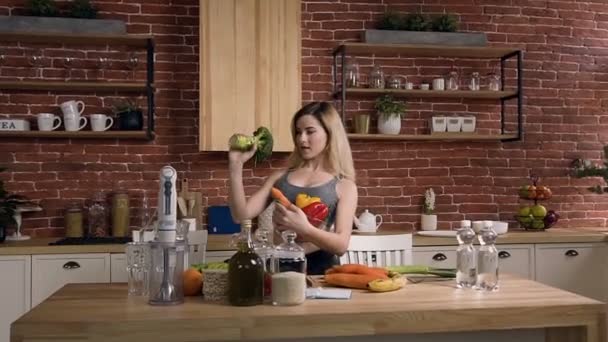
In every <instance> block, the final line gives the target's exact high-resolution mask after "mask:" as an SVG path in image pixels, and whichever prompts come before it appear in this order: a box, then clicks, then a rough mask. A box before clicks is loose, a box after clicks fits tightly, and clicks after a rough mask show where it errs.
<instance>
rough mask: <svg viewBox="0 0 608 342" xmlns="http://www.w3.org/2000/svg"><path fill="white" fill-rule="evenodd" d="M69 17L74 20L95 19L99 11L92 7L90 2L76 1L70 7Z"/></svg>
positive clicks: (87, 0)
mask: <svg viewBox="0 0 608 342" xmlns="http://www.w3.org/2000/svg"><path fill="white" fill-rule="evenodd" d="M69 15H70V17H72V18H82V19H95V18H96V17H97V9H95V7H93V6H92V5H91V2H90V1H89V0H74V2H72V4H71V5H70V11H69Z"/></svg>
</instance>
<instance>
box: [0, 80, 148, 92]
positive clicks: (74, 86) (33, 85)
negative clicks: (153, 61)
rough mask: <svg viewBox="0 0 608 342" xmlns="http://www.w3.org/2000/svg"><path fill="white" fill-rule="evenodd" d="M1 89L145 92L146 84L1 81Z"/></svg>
mask: <svg viewBox="0 0 608 342" xmlns="http://www.w3.org/2000/svg"><path fill="white" fill-rule="evenodd" d="M0 89H23V90H49V91H52V90H83V91H103V92H113V91H120V92H145V91H146V90H147V88H146V83H145V82H84V81H0Z"/></svg>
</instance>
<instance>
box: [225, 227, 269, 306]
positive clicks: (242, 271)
mask: <svg viewBox="0 0 608 342" xmlns="http://www.w3.org/2000/svg"><path fill="white" fill-rule="evenodd" d="M235 238H236V246H237V252H236V253H235V254H234V255H233V256H232V257H231V258H230V261H229V263H228V302H229V303H230V305H235V306H252V305H258V304H262V303H263V297H264V265H263V263H262V259H260V257H259V255H257V254H256V253H255V251H254V249H253V241H252V240H251V220H243V222H242V223H241V233H240V234H238V235H237V236H236V237H235Z"/></svg>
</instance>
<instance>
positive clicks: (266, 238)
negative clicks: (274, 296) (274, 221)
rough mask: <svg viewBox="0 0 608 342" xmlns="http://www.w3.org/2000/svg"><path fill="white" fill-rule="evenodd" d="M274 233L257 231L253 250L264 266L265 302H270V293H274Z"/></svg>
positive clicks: (265, 230)
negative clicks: (272, 239)
mask: <svg viewBox="0 0 608 342" xmlns="http://www.w3.org/2000/svg"><path fill="white" fill-rule="evenodd" d="M271 236H272V233H271V231H270V230H268V229H265V228H258V230H256V231H255V241H254V242H253V250H254V251H255V254H257V255H258V256H259V257H260V259H262V265H264V300H265V301H266V300H270V293H271V291H272V283H271V281H272V279H271V275H272V272H273V269H274V267H273V264H272V262H273V260H272V256H273V254H274V245H273V244H272V241H271V240H270V237H271Z"/></svg>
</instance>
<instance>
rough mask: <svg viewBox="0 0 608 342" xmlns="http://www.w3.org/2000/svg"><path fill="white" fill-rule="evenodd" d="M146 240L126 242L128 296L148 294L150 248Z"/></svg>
mask: <svg viewBox="0 0 608 342" xmlns="http://www.w3.org/2000/svg"><path fill="white" fill-rule="evenodd" d="M149 248H150V247H149V244H148V243H147V242H139V241H134V242H129V243H127V248H126V255H127V277H128V284H129V285H128V286H129V295H130V296H147V295H148V277H149V272H150V271H149V267H150V250H149Z"/></svg>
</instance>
